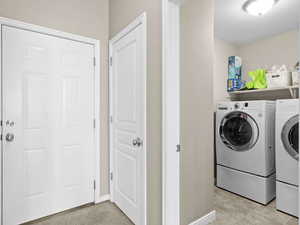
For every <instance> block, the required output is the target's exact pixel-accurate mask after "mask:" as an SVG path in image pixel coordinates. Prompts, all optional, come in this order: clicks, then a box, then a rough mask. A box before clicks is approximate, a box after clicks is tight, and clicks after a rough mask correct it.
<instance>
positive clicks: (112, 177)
mask: <svg viewBox="0 0 300 225" xmlns="http://www.w3.org/2000/svg"><path fill="white" fill-rule="evenodd" d="M113 179H114V176H113V173H112V172H111V173H110V180H113Z"/></svg>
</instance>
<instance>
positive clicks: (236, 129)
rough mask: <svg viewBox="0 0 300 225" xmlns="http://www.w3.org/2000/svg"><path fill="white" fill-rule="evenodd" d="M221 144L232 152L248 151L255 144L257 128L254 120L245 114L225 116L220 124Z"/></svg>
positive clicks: (233, 113) (237, 113)
mask: <svg viewBox="0 0 300 225" xmlns="http://www.w3.org/2000/svg"><path fill="white" fill-rule="evenodd" d="M219 133H220V137H221V140H222V142H223V143H224V144H225V145H226V146H227V147H228V148H230V149H232V150H234V151H239V152H243V151H249V150H250V149H251V148H252V147H253V146H254V145H255V144H256V142H257V140H258V137H259V128H258V126H257V123H256V122H255V120H254V119H253V118H252V117H251V116H250V115H249V114H247V113H244V112H232V113H229V114H227V115H226V116H225V117H224V118H223V120H222V121H221V124H220V130H219Z"/></svg>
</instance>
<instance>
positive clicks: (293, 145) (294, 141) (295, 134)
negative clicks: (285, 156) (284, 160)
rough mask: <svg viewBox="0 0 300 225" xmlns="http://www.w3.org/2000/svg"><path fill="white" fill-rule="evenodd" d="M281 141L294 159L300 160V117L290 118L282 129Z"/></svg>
mask: <svg viewBox="0 0 300 225" xmlns="http://www.w3.org/2000/svg"><path fill="white" fill-rule="evenodd" d="M281 141H282V143H283V146H284V148H285V150H286V151H287V152H288V153H289V155H290V156H292V157H293V158H294V159H296V160H298V159H299V115H296V116H294V117H292V118H290V119H289V120H288V121H287V122H286V123H285V125H284V127H283V128H282V132H281Z"/></svg>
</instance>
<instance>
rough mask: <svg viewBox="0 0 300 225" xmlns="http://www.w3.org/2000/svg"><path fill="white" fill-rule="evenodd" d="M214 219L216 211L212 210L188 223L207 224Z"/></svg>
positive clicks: (195, 224) (192, 224)
mask: <svg viewBox="0 0 300 225" xmlns="http://www.w3.org/2000/svg"><path fill="white" fill-rule="evenodd" d="M215 219H216V211H215V210H214V211H212V212H210V213H208V214H207V215H205V216H203V217H201V218H200V219H198V220H196V221H194V222H192V223H190V224H189V225H207V224H209V223H211V222H213V221H214V220H215Z"/></svg>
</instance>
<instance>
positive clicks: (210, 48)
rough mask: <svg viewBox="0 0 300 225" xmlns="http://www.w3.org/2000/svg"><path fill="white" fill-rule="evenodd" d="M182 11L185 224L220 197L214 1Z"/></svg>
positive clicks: (189, 0)
mask: <svg viewBox="0 0 300 225" xmlns="http://www.w3.org/2000/svg"><path fill="white" fill-rule="evenodd" d="M180 14H181V18H180V23H181V24H180V27H181V28H180V29H181V31H180V42H181V43H180V45H181V47H180V57H181V59H180V60H181V62H180V65H181V90H180V92H181V107H180V108H181V118H180V120H181V121H180V123H181V145H182V152H181V153H180V154H181V155H180V206H181V209H180V219H181V223H180V224H181V225H188V224H190V223H192V222H194V221H196V220H198V219H199V218H202V217H203V216H205V215H207V214H208V213H209V212H211V211H212V210H213V202H214V194H213V193H214V187H213V179H214V175H213V154H214V149H213V58H214V34H213V30H214V29H213V28H214V16H213V15H214V1H211V0H201V1H199V0H186V1H184V3H183V4H182V6H181V11H180ZM195 224H196V223H195Z"/></svg>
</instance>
